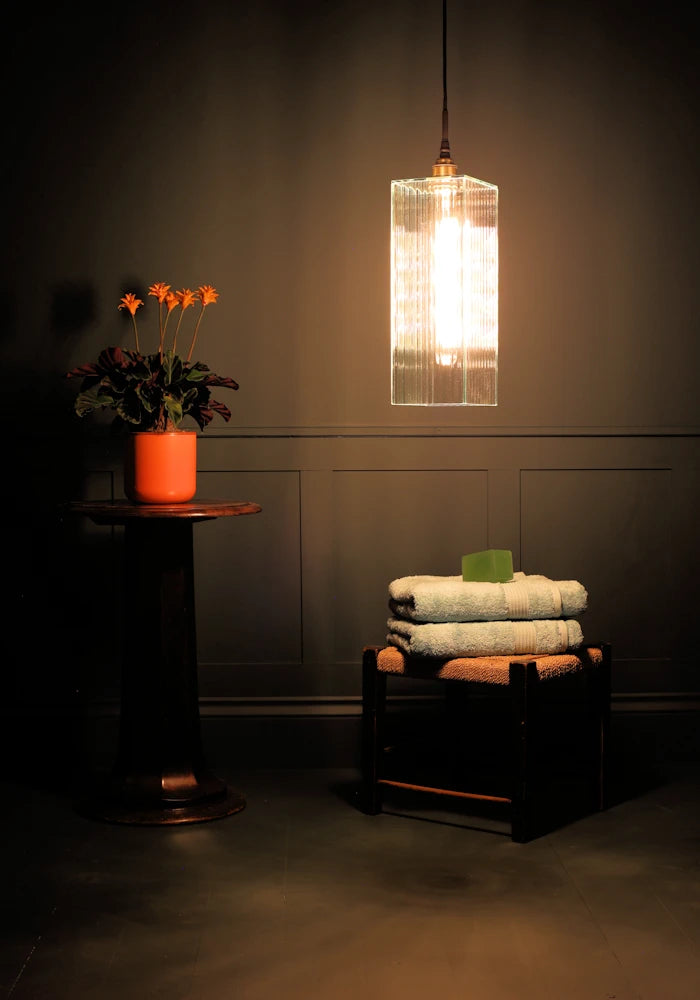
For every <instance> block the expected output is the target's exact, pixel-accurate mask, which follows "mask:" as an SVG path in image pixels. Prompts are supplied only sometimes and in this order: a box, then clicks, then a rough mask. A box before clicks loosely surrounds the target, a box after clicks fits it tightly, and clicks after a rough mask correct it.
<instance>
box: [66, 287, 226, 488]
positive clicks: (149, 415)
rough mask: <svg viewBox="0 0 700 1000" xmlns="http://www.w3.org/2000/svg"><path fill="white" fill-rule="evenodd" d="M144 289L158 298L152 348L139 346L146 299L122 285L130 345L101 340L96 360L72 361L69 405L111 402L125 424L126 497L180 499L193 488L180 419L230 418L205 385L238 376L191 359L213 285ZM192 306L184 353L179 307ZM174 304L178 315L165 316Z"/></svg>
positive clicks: (82, 409)
mask: <svg viewBox="0 0 700 1000" xmlns="http://www.w3.org/2000/svg"><path fill="white" fill-rule="evenodd" d="M148 294H149V295H152V296H154V297H155V298H156V299H157V301H158V332H159V343H158V350H157V351H156V352H154V353H153V354H143V353H142V352H141V347H140V343H139V331H138V325H137V322H136V312H137V310H138V309H139V308H140V307H141V306H142V305H143V304H144V303H143V300H142V299H139V298H137V296H136V295H135V294H134V293H133V292H127V293H126V294H125V295H124V296H123V297H122V299H121V300H120V303H119V306H118V308H119V309H125V310H127V312H128V313H129V314H130V315H131V319H132V324H133V331H134V343H135V349H134V350H130V349H127V348H121V347H107V348H105V349H104V350H103V351H102V352H101V353H100V355H99V357H98V358H97V361H94V362H90V363H89V364H86V365H79V366H78V367H77V368H73V369H71V371H69V372H66V378H81V379H82V383H81V386H80V391H79V393H78V395H77V397H76V399H75V405H74V408H75V412H76V413H77V414H78V416H79V417H83V416H85V414H87V413H92V412H93V411H95V410H103V409H111V410H113V411H114V414H115V416H114V425H115V426H116V427H117V428H123V429H126V430H128V431H129V432H130V433H129V434H128V438H127V447H126V455H125V479H124V483H125V492H126V494H127V496H128V497H129V499H131V500H133V501H135V502H137V503H184V502H186V501H188V500H191V499H192V497H193V496H194V494H195V492H196V488H197V483H196V475H197V451H196V448H197V432H196V431H188V430H183V429H182V428H181V424H182V421H183V419H184V417H186V416H190V417H192V418H193V419H194V421H195V422H196V423H197V424H198V425H199V427H200V429H201V430H204V428H205V427H206V426H207V424H209V423H210V422H211V420H212V419H213V418H214V416H215V414H218V415H219V416H220V417H222V418H223V419H224V420H226V421H228V420H230V419H231V411H230V410H229V408H228V407H227V406H226V405H225V404H224V403H221V402H219V401H218V400H216V399H212V396H211V390H212V389H213V388H215V387H223V388H226V389H238V383H237V382H235V381H234V380H233V379H232V378H227V377H223V376H221V375H216V374H215V373H214V372H212V371H211V370H210V369H209V367H208V366H207V365H205V364H204V363H203V362H202V361H192V352H193V350H194V347H195V344H196V342H197V335H198V333H199V327H200V324H201V322H202V317H203V316H204V311H205V309H207V307H208V306H210V305H213V304H214V303H215V302H216V300H217V299H218V297H219V293H218V292H217V291H216V289H215V288H214V287H213V286H212V285H200V286H199V288H198V289H197V290H196V291H192V290H191V289H189V288H183V289H182V290H180V291H177V292H173V291H171V288H170V285H166V284H165V283H164V282H156V283H155V284H153V285H151V286H150V287H149V289H148ZM197 306H198V307H199V309H198V311H197V313H196V319H195V320H194V325H193V329H192V333H191V335H190V343H189V349H188V351H187V355H186V356H185V357H184V358H183V357H181V356H180V354H178V353H177V341H178V336H179V335H180V334H181V327H182V322H183V318H184V317H185V313H186V312H187V310H188V309H189V308H191V307H192V308H193V309H197ZM173 312H174V313H175V315H176V318H175V319H174V320H171V316H172V314H173ZM170 331H172V338H171V339H170ZM168 341H170V342H169V343H168Z"/></svg>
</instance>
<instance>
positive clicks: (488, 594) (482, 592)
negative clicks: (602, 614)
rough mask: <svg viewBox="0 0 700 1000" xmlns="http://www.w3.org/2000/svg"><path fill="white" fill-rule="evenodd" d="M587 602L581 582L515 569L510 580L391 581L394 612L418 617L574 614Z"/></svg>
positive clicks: (458, 618)
mask: <svg viewBox="0 0 700 1000" xmlns="http://www.w3.org/2000/svg"><path fill="white" fill-rule="evenodd" d="M587 605H588V594H587V592H586V589H585V587H583V586H582V584H580V583H578V581H576V580H550V579H549V578H548V577H546V576H536V575H534V574H526V573H514V574H513V579H512V580H510V581H509V582H508V583H481V582H475V581H465V580H463V579H462V577H461V576H404V577H400V578H399V579H398V580H393V581H392V582H391V583H390V584H389V607H390V609H391V611H392V612H393V614H394V615H396V616H398V617H399V618H406V619H407V620H409V621H416V622H433V623H435V622H472V621H506V620H508V621H513V620H520V619H523V620H526V619H533V618H538V619H540V618H541V619H544V618H574V617H576V616H577V615H580V614H582V612H584V611H585V610H586V607H587ZM528 652H531V651H530V650H528Z"/></svg>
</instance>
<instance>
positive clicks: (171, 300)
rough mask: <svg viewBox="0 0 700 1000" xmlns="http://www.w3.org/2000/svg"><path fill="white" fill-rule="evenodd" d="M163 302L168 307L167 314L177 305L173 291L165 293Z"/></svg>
mask: <svg viewBox="0 0 700 1000" xmlns="http://www.w3.org/2000/svg"><path fill="white" fill-rule="evenodd" d="M165 304H166V306H167V307H168V314H170V313H171V312H172V311H173V309H174V308H175V306H176V305H177V295H176V294H175V292H167V293H166V296H165Z"/></svg>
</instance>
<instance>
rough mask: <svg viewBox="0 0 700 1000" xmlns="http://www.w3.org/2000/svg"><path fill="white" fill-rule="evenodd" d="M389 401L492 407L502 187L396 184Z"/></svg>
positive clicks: (435, 180) (453, 179) (438, 180)
mask: <svg viewBox="0 0 700 1000" xmlns="http://www.w3.org/2000/svg"><path fill="white" fill-rule="evenodd" d="M391 359H392V379H391V402H392V403H394V404H397V405H402V404H403V405H410V406H495V405H496V403H497V394H496V387H497V376H498V188H497V187H496V186H495V185H494V184H488V183H487V182H486V181H479V180H476V179H475V178H474V177H467V176H466V175H463V174H461V175H457V176H447V177H418V178H414V179H413V180H401V181H392V182H391Z"/></svg>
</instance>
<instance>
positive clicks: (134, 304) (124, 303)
mask: <svg viewBox="0 0 700 1000" xmlns="http://www.w3.org/2000/svg"><path fill="white" fill-rule="evenodd" d="M142 305H143V302H142V301H141V299H137V298H136V296H135V295H134V293H133V292H127V293H126V295H125V296H124V297H123V298H122V299H121V300H120V303H119V306H118V307H117V308H118V309H128V310H129V312H130V313H131V315H132V316H135V315H136V310H137V309H138V307H139V306H142Z"/></svg>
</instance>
